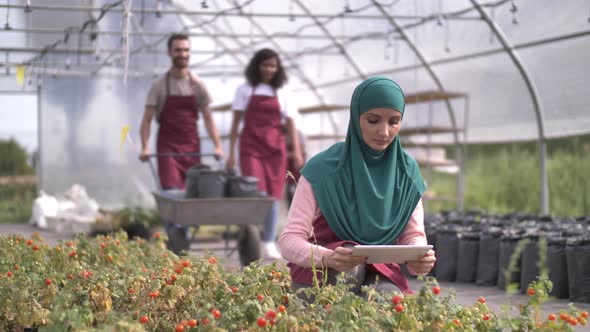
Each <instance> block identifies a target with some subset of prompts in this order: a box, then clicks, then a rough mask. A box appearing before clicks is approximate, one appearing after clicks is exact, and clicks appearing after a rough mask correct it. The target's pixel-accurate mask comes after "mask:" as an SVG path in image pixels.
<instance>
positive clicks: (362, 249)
mask: <svg viewBox="0 0 590 332" xmlns="http://www.w3.org/2000/svg"><path fill="white" fill-rule="evenodd" d="M430 249H432V246H431V245H356V246H354V247H352V255H353V256H366V257H367V261H366V262H367V263H369V264H373V263H397V264H403V263H406V262H408V261H415V260H418V259H420V258H421V257H422V256H424V255H425V254H426V253H427V252H428V250H430Z"/></svg>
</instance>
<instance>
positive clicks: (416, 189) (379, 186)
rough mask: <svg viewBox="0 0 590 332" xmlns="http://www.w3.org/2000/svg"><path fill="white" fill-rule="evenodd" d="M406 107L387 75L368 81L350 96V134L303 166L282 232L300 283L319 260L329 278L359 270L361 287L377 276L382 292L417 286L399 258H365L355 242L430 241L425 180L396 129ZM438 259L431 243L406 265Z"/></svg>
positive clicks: (414, 269)
mask: <svg viewBox="0 0 590 332" xmlns="http://www.w3.org/2000/svg"><path fill="white" fill-rule="evenodd" d="M404 107H405V101H404V94H403V92H402V90H401V88H400V87H399V86H398V85H397V83H395V82H394V81H392V80H390V79H388V78H385V77H372V78H369V79H367V80H365V81H364V82H362V83H361V84H360V85H359V86H358V87H357V88H356V89H355V91H354V94H353V96H352V101H351V105H350V121H349V125H348V132H347V134H346V140H345V141H344V142H340V143H336V144H334V145H332V146H331V147H330V148H328V149H327V150H324V151H323V152H321V153H319V154H317V155H316V156H314V157H313V158H312V159H310V160H309V161H308V162H307V164H306V166H305V167H304V168H303V170H302V171H301V174H302V176H301V178H300V180H299V183H298V186H297V189H296V191H295V195H294V198H293V203H292V205H291V209H290V210H289V216H288V221H287V225H286V226H285V228H284V230H283V232H282V233H281V235H280V237H279V247H280V250H281V253H282V254H283V257H284V258H285V259H287V260H288V261H289V264H288V266H289V268H290V269H291V277H292V281H293V288H294V289H297V288H301V287H309V286H310V285H311V284H312V279H313V275H312V269H311V266H312V264H315V266H316V267H318V268H323V267H326V268H327V269H328V282H329V283H334V282H335V277H336V275H337V274H338V273H339V272H347V273H350V274H353V276H354V277H355V278H356V279H357V283H356V285H355V287H354V288H353V291H355V292H356V293H358V292H359V291H360V287H361V286H362V285H363V284H371V283H375V280H376V279H377V278H376V277H377V276H379V283H378V284H377V289H378V290H380V291H387V292H389V291H393V290H396V289H399V290H401V291H402V292H404V293H408V292H411V291H410V288H409V285H408V281H407V279H406V278H405V276H404V275H403V274H402V272H401V270H400V267H399V266H398V265H397V264H365V260H366V257H362V256H353V255H352V253H351V249H350V246H352V245H354V244H371V245H388V244H415V245H425V244H426V235H425V233H424V210H423V207H422V200H421V197H422V194H423V193H424V191H425V190H426V186H425V184H424V181H423V180H422V177H421V175H420V169H419V167H418V164H417V163H416V161H415V160H414V159H413V158H411V157H410V156H409V155H408V154H407V153H406V152H405V151H404V150H403V149H402V146H401V144H400V139H399V137H398V135H397V134H398V132H399V130H400V129H401V126H402V119H403V115H404ZM312 251H313V261H312ZM435 261H436V258H435V254H434V251H433V250H430V251H428V252H427V253H426V254H425V255H424V256H423V257H422V258H420V259H419V260H417V261H412V262H407V267H408V270H409V271H410V273H412V274H425V273H428V272H429V271H430V270H431V269H432V267H433V266H434V262H435ZM318 270H321V269H318ZM318 279H319V280H321V279H322V276H318Z"/></svg>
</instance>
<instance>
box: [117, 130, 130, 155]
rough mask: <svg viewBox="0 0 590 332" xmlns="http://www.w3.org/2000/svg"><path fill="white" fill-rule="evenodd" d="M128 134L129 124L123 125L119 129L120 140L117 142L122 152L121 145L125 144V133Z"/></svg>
mask: <svg viewBox="0 0 590 332" xmlns="http://www.w3.org/2000/svg"><path fill="white" fill-rule="evenodd" d="M128 134H129V125H124V126H123V128H122V129H121V142H120V143H119V148H120V149H121V152H123V145H124V144H125V140H126V139H127V135H128Z"/></svg>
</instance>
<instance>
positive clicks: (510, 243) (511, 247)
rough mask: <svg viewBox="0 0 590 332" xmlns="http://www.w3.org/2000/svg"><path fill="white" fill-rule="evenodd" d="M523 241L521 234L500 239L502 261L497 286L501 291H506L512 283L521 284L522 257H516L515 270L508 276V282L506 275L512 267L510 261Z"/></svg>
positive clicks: (507, 235) (511, 234) (504, 236)
mask: <svg viewBox="0 0 590 332" xmlns="http://www.w3.org/2000/svg"><path fill="white" fill-rule="evenodd" d="M521 239H522V235H521V234H514V233H510V234H505V235H503V236H502V237H501V238H500V261H499V266H498V268H499V270H498V283H497V286H498V287H499V288H501V289H506V286H507V285H509V284H511V283H514V282H515V283H519V282H520V266H521V262H522V260H521V259H522V256H520V255H519V256H518V257H516V265H515V269H514V270H513V271H512V272H511V273H510V275H509V276H508V280H506V276H505V273H506V271H508V267H509V265H510V259H511V257H512V254H513V253H514V251H515V249H516V246H517V245H518V242H519V241H520V240H521Z"/></svg>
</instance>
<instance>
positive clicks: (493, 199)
mask: <svg viewBox="0 0 590 332" xmlns="http://www.w3.org/2000/svg"><path fill="white" fill-rule="evenodd" d="M451 152H452V151H451V148H449V151H448V153H447V155H449V156H450V155H452V154H451ZM589 152H590V135H586V136H578V137H570V138H564V139H557V140H551V141H548V142H547V176H548V178H549V198H550V211H551V213H552V214H553V215H556V216H572V217H576V216H581V215H588V214H590V180H589V179H588V173H589V170H590V153H589ZM467 158H468V159H467V168H466V174H467V175H466V179H465V209H481V210H484V211H487V212H491V213H511V212H515V211H520V212H525V213H540V212H541V210H540V206H541V204H540V182H539V177H540V171H539V153H538V146H537V143H535V142H526V143H514V144H474V145H469V146H468V147H467ZM422 172H423V174H425V175H427V174H428V171H427V170H425V169H423V170H422ZM431 175H432V176H431V177H430V178H428V184H429V189H430V190H432V191H434V192H435V193H436V195H437V196H449V197H454V196H455V189H456V187H455V185H456V180H455V179H456V178H455V176H452V175H448V174H441V173H438V172H432V173H431ZM429 207H430V209H429V211H430V212H436V211H440V210H446V209H454V208H456V204H455V203H453V202H431V203H430V205H429Z"/></svg>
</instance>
